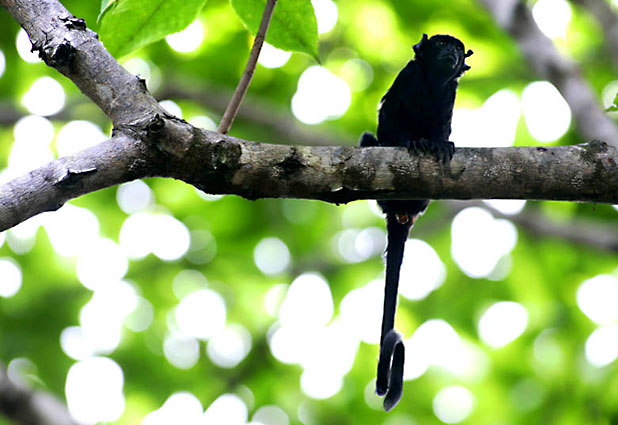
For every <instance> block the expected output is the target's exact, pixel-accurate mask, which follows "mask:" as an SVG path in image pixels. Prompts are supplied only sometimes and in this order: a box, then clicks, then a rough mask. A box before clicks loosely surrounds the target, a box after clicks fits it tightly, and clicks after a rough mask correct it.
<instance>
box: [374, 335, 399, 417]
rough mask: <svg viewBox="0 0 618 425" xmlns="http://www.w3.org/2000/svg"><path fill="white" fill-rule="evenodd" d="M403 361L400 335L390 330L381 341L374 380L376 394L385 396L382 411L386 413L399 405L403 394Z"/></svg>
mask: <svg viewBox="0 0 618 425" xmlns="http://www.w3.org/2000/svg"><path fill="white" fill-rule="evenodd" d="M404 361H405V348H404V346H403V341H402V340H401V335H399V334H398V333H397V332H396V331H395V330H394V329H391V330H390V331H389V332H388V333H387V334H386V336H385V337H384V340H383V341H382V346H381V349H380V358H379V360H378V378H377V380H376V393H377V394H378V395H379V396H383V395H386V397H385V398H384V410H386V411H387V412H388V411H389V410H391V409H392V408H393V407H395V406H396V405H397V403H399V400H400V399H401V395H402V394H403V363H404Z"/></svg>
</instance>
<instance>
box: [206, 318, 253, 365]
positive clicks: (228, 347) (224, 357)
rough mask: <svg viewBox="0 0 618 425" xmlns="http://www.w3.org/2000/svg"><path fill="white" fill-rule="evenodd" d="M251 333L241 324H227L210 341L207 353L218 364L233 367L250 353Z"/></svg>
mask: <svg viewBox="0 0 618 425" xmlns="http://www.w3.org/2000/svg"><path fill="white" fill-rule="evenodd" d="M250 350H251V334H250V333H249V331H248V330H247V329H246V328H245V327H243V326H240V325H230V326H227V327H226V328H225V329H223V330H222V331H220V332H218V333H216V334H215V335H213V336H212V338H211V339H210V341H208V347H207V353H208V357H210V360H212V362H213V363H214V364H216V365H217V366H220V367H223V368H233V367H235V366H237V365H238V363H240V362H241V361H243V359H244V358H245V357H246V356H247V354H249V351H250Z"/></svg>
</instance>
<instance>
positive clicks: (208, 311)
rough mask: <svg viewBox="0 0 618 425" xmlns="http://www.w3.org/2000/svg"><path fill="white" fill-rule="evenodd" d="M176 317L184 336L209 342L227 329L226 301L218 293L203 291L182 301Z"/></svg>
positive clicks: (177, 308)
mask: <svg viewBox="0 0 618 425" xmlns="http://www.w3.org/2000/svg"><path fill="white" fill-rule="evenodd" d="M175 316H176V324H177V325H178V329H179V331H180V332H181V334H182V335H185V336H189V337H193V338H198V339H202V340H207V339H208V338H210V337H211V336H213V335H215V334H216V333H218V332H221V331H222V330H223V329H224V327H225V320H226V308H225V301H223V298H222V297H221V295H219V294H218V293H217V292H215V291H212V290H210V289H201V290H198V291H195V292H192V293H190V294H189V295H187V296H185V297H184V298H183V299H182V300H180V302H179V303H178V306H177V307H176V313H175Z"/></svg>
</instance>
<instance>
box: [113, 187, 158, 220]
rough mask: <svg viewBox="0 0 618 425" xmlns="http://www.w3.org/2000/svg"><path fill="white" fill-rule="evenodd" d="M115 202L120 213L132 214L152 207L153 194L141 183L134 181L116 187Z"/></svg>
mask: <svg viewBox="0 0 618 425" xmlns="http://www.w3.org/2000/svg"><path fill="white" fill-rule="evenodd" d="M116 202H118V206H119V207H120V209H121V210H122V211H124V212H126V213H127V214H132V213H134V212H138V211H141V210H144V209H146V208H147V207H149V206H150V205H152V203H153V202H154V193H153V192H152V190H151V189H150V187H149V186H148V185H147V184H146V183H144V182H143V181H141V180H134V181H132V182H129V183H124V184H121V185H120V186H118V190H117V191H116Z"/></svg>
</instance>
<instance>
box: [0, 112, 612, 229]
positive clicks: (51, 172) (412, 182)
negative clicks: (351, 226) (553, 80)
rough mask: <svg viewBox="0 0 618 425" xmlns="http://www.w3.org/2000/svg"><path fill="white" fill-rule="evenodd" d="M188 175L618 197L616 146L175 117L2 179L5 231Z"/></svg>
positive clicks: (288, 183)
mask: <svg viewBox="0 0 618 425" xmlns="http://www.w3.org/2000/svg"><path fill="white" fill-rule="evenodd" d="M149 176H161V177H171V178H176V179H179V180H183V181H185V182H187V183H189V184H192V185H194V186H196V187H198V188H200V189H201V190H203V191H205V192H208V193H215V194H236V195H240V196H243V197H245V198H248V199H257V198H263V197H292V198H304V199H317V200H323V201H328V202H334V203H346V202H350V201H353V200H357V199H486V198H504V199H550V200H567V201H588V202H607V203H618V149H616V148H614V147H611V146H608V145H607V144H605V143H602V142H594V143H590V144H586V145H578V146H561V147H551V148H541V147H528V148H526V147H518V148H494V149H481V148H475V149H471V148H463V149H458V150H457V151H456V152H455V156H454V157H453V160H452V161H451V162H450V163H449V164H447V165H444V164H441V163H438V162H436V161H435V159H434V158H433V157H428V156H412V155H410V154H409V153H408V152H407V151H406V150H405V149H403V148H356V147H317V146H311V147H309V146H282V145H271V144H264V143H257V142H250V141H245V140H241V139H236V138H233V137H229V136H223V135H221V134H219V133H216V132H210V131H205V130H200V129H197V128H194V127H192V126H191V125H189V124H187V123H186V122H184V121H181V120H178V119H176V118H173V117H164V116H156V117H155V118H154V119H153V120H151V121H149V122H144V123H142V125H141V128H140V129H139V131H137V130H136V131H135V137H134V138H130V137H128V136H118V137H115V138H112V139H111V140H109V141H107V142H104V143H101V144H99V145H97V146H95V147H92V148H90V149H87V150H84V151H82V152H80V153H78V154H76V155H74V156H71V157H67V158H60V159H58V160H56V161H52V162H51V163H49V164H47V165H45V166H43V167H41V168H39V169H38V170H35V171H32V172H31V173H29V174H27V175H25V176H22V177H20V178H17V179H15V180H13V181H11V182H9V183H7V184H5V185H3V186H0V230H4V229H6V228H8V227H11V226H14V225H16V224H18V223H19V222H21V221H23V220H25V219H26V218H28V217H31V216H33V215H35V214H38V213H40V212H43V211H49V210H54V209H57V208H58V207H60V206H61V205H62V203H64V202H65V201H66V200H68V199H71V198H74V197H77V196H80V195H82V194H84V193H87V192H89V191H93V190H98V189H101V188H103V187H108V186H112V185H116V184H119V183H122V182H124V181H129V180H132V179H135V178H141V177H149Z"/></svg>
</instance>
